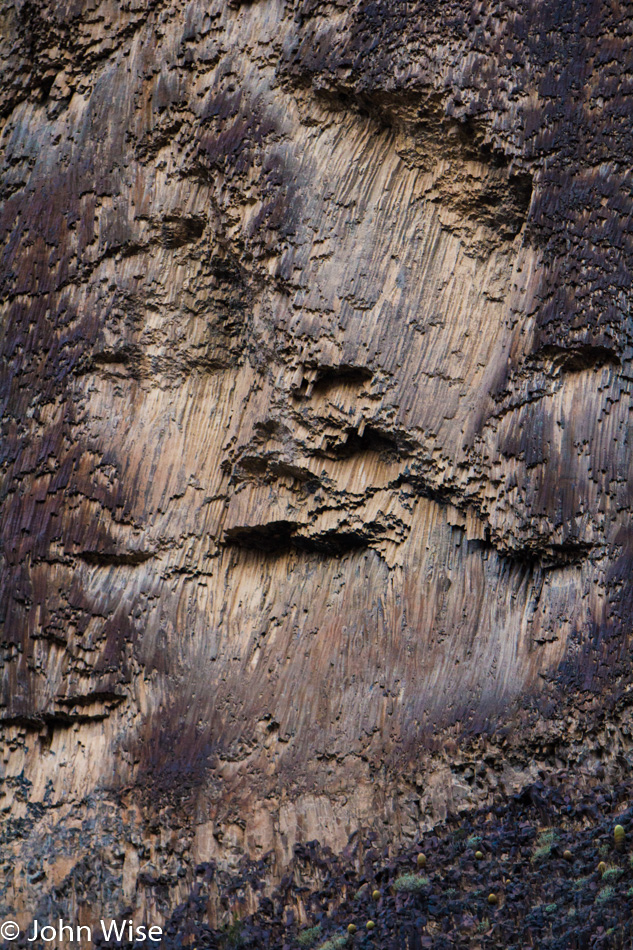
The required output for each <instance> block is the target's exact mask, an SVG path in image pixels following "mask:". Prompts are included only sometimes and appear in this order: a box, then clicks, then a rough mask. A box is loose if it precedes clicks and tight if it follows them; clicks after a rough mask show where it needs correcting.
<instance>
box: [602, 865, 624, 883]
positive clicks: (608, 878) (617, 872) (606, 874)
mask: <svg viewBox="0 0 633 950" xmlns="http://www.w3.org/2000/svg"><path fill="white" fill-rule="evenodd" d="M619 877H622V870H621V868H618V867H616V866H615V865H614V864H610V865H609V867H608V868H607V870H606V871H603V872H602V880H603V881H604V883H605V884H610V883H612V882H615V881H617V879H618V878H619Z"/></svg>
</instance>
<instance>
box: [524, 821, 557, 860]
mask: <svg viewBox="0 0 633 950" xmlns="http://www.w3.org/2000/svg"><path fill="white" fill-rule="evenodd" d="M555 842H556V832H555V831H554V830H553V828H547V829H546V830H545V831H542V832H541V833H540V835H539V836H538V838H537V846H536V848H535V849H534V853H533V854H532V857H531V859H530V860H531V861H532V863H533V864H536V863H537V862H538V861H542V860H543V859H544V858H547V857H549V855H550V853H551V850H552V847H553V845H554V844H555Z"/></svg>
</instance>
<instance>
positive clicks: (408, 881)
mask: <svg viewBox="0 0 633 950" xmlns="http://www.w3.org/2000/svg"><path fill="white" fill-rule="evenodd" d="M429 883H430V882H429V879H428V877H418V875H417V874H402V875H401V876H400V877H397V878H396V880H395V881H394V882H393V889H394V891H397V892H398V893H400V892H401V891H404V892H406V893H408V894H413V893H415V892H416V891H422V890H424V888H425V887H428V886H429Z"/></svg>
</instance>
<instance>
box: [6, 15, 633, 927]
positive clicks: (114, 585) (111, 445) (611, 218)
mask: <svg viewBox="0 0 633 950" xmlns="http://www.w3.org/2000/svg"><path fill="white" fill-rule="evenodd" d="M632 36H633V11H632V10H631V7H630V5H627V4H619V3H615V2H606V0H602V2H600V0H591V2H590V0H578V2H576V3H573V4H561V3H560V2H558V0H541V2H536V0H528V2H524V3H521V4H519V3H515V2H514V0H496V2H491V3H476V2H471V0H469V2H459V0H447V2H443V3H439V0H426V2H422V0H421V2H404V0H403V2H399V0H381V2H378V0H377V2H368V0H357V2H342V0H339V2H331V3H329V2H323V0H321V2H319V3H315V2H313V0H287V2H286V0H259V2H232V3H226V2H224V0H222V2H220V0H204V2H203V0H191V2H185V0H156V2H148V0H125V2H122V0H119V2H114V0H104V2H100V0H58V2H56V3H53V2H49V0H38V2H33V0H13V2H10V0H7V2H6V3H5V4H4V6H3V8H2V10H1V11H0V53H1V60H0V63H1V65H0V69H1V71H2V83H1V84H0V122H1V125H0V168H1V179H0V181H1V184H0V187H1V192H0V194H1V196H2V206H1V207H0V255H1V264H0V281H1V285H0V286H1V295H2V297H1V300H2V302H1V305H0V313H1V315H2V331H3V339H2V363H1V365H0V373H1V377H0V394H1V397H2V406H3V437H2V468H1V473H2V540H3V562H2V582H1V583H2V587H1V590H0V632H1V634H2V636H1V638H0V642H1V645H2V650H3V658H4V665H3V693H2V699H1V703H2V705H1V706H0V712H1V714H2V720H3V734H4V742H5V745H4V749H5V752H4V758H3V761H4V769H5V777H4V782H3V794H4V797H3V798H2V802H3V803H4V804H3V805H2V806H0V807H2V808H3V809H4V811H3V815H4V821H3V827H4V836H5V845H4V851H3V855H4V856H5V861H6V862H7V863H6V864H5V868H4V871H5V875H4V879H3V884H2V888H0V891H1V892H2V899H1V901H0V904H1V905H2V910H5V909H7V910H14V911H15V912H16V913H17V914H18V915H22V916H21V917H20V920H21V922H22V921H23V920H24V921H26V920H27V919H30V918H31V917H32V915H33V910H34V907H36V906H37V907H38V908H40V909H41V912H44V909H45V908H49V909H50V908H51V907H53V906H54V907H55V908H57V909H61V911H63V912H64V913H66V914H70V912H71V910H72V909H73V908H75V909H77V908H79V911H78V912H80V913H81V914H83V915H84V916H85V918H86V919H88V918H89V917H90V915H91V913H92V912H93V910H94V908H95V907H97V908H98V909H99V911H100V912H101V911H102V910H103V912H104V913H105V912H107V911H108V910H111V911H112V913H115V912H116V913H118V912H120V911H121V908H122V907H123V906H126V907H129V908H133V910H134V913H135V914H138V915H140V916H142V915H143V914H144V915H145V916H146V917H149V918H151V919H152V920H153V921H156V922H160V919H165V917H166V916H168V914H169V912H170V910H171V909H173V908H174V907H175V906H176V905H177V904H178V901H179V900H180V899H182V897H183V895H185V894H186V893H188V888H189V886H190V883H191V880H192V875H193V869H194V867H195V865H196V863H197V862H200V861H208V860H210V859H215V860H217V861H219V862H220V863H225V864H226V863H229V864H230V863H235V862H236V861H237V860H238V859H239V856H240V855H241V854H242V853H244V852H245V851H246V852H248V853H249V854H250V855H251V856H253V857H255V858H257V857H261V856H262V855H263V854H265V853H266V852H268V851H270V850H272V851H273V852H274V856H275V858H274V862H273V864H274V868H275V871H274V873H273V876H274V874H277V875H278V874H279V873H280V872H281V869H282V868H283V867H284V866H285V865H286V864H287V863H288V862H289V860H290V857H291V855H292V851H293V847H294V845H295V843H296V842H298V841H306V840H310V839H314V838H317V839H319V840H320V841H321V843H322V844H324V845H328V846H331V847H332V848H333V849H334V850H335V851H337V850H338V851H340V850H341V849H342V848H343V846H344V845H345V844H346V842H347V840H348V836H349V835H350V834H351V833H352V832H354V831H355V830H356V829H357V828H359V827H369V826H375V827H376V828H377V829H378V830H380V832H381V833H382V834H383V835H384V836H385V837H387V838H391V839H393V840H397V839H399V838H402V837H411V836H414V835H415V833H416V832H417V830H418V829H419V828H420V827H421V826H422V825H426V826H428V825H429V824H430V823H431V822H432V821H433V820H434V819H435V818H437V817H438V816H441V815H443V814H445V813H446V811H447V810H454V809H456V808H458V807H462V806H464V805H468V804H471V803H475V802H480V801H482V800H484V799H485V798H486V797H487V796H491V795H494V794H495V793H496V792H499V793H502V792H504V791H507V790H510V789H515V788H518V787H520V786H521V784H522V783H524V782H525V781H527V780H528V779H530V778H534V777H535V776H536V775H537V774H538V772H539V771H540V770H556V769H559V768H562V767H563V766H565V767H567V768H570V769H572V770H576V772H577V774H578V776H579V780H581V778H582V776H585V777H586V778H587V779H589V778H590V776H591V774H592V772H593V771H594V770H595V769H596V768H604V767H605V766H607V767H608V768H612V769H613V770H616V769H617V768H621V767H622V766H624V765H626V764H627V763H629V762H630V756H631V742H630V715H629V711H628V710H629V703H630V699H629V696H630V683H631V665H630V621H629V617H630V613H631V599H632V598H631V594H632V592H633V587H632V585H631V580H630V576H631V549H632V545H633V533H632V531H631V507H632V501H633V499H632V491H631V473H630V470H631V450H630V424H629V419H630V413H631V409H632V399H631V391H632V379H633V377H632V375H631V353H632V350H631V343H632V326H631V317H630V306H631V271H632V268H633V224H632V218H631V215H632V212H633V198H632V185H633V176H632V174H631V169H630V161H631V155H632V154H633V127H632V125H631V112H632V107H633V102H632V92H633V90H632V86H631V82H632V81H631V75H632V74H633V50H632ZM80 922H81V921H80Z"/></svg>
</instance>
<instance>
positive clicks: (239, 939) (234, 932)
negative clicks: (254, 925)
mask: <svg viewBox="0 0 633 950" xmlns="http://www.w3.org/2000/svg"><path fill="white" fill-rule="evenodd" d="M243 927H244V925H243V924H242V921H241V920H238V919H237V918H236V919H235V920H234V921H233V922H232V923H230V924H226V925H225V926H224V927H223V928H222V934H221V936H220V946H221V947H222V950H238V948H239V947H242V946H243V945H244V938H243V936H242V930H243Z"/></svg>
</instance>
